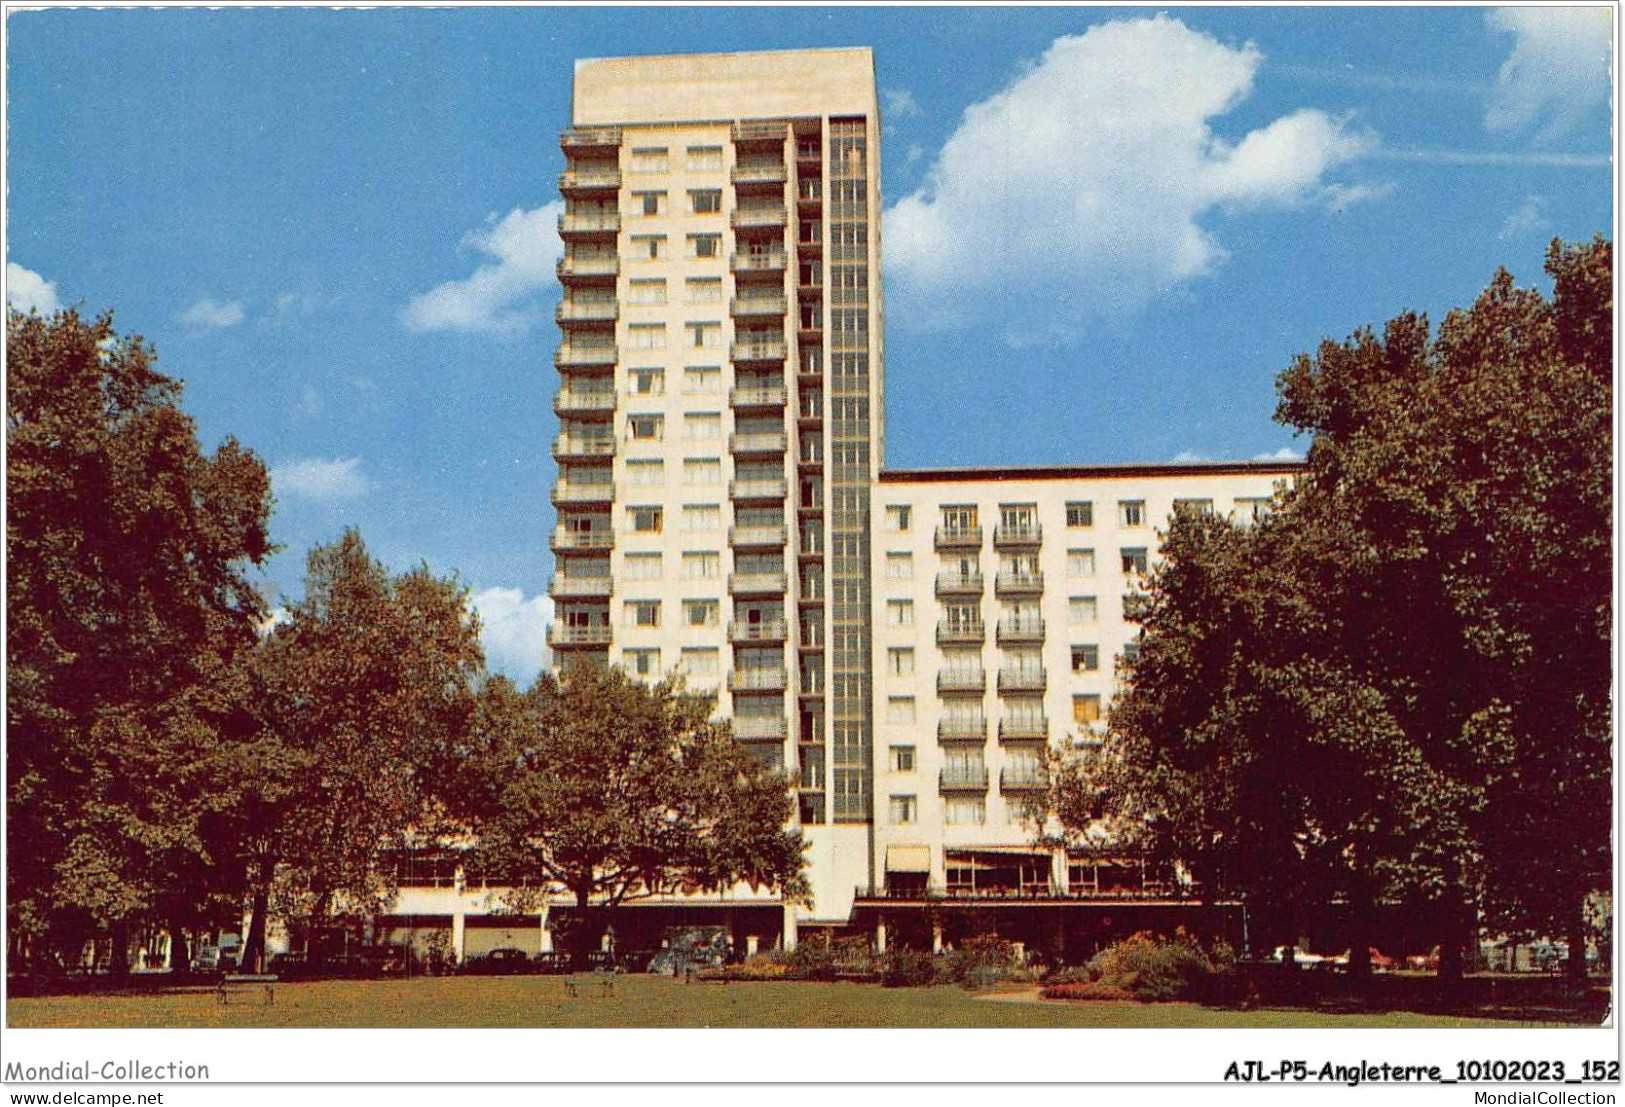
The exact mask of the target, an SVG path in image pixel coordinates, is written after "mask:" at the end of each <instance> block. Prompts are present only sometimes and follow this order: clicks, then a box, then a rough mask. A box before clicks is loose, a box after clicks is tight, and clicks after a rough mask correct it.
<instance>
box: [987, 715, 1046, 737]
mask: <svg viewBox="0 0 1625 1107" xmlns="http://www.w3.org/2000/svg"><path fill="white" fill-rule="evenodd" d="M999 741H1001V742H1048V741H1049V719H1048V718H1047V717H1046V716H1043V715H1012V716H1010V717H1009V718H1006V719H1001V720H999Z"/></svg>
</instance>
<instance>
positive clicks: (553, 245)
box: [401, 200, 564, 334]
mask: <svg viewBox="0 0 1625 1107" xmlns="http://www.w3.org/2000/svg"><path fill="white" fill-rule="evenodd" d="M563 213H564V203H563V201H561V200H555V201H553V202H552V203H550V204H544V205H542V206H541V207H539V208H532V209H531V210H530V211H525V210H524V209H522V208H515V209H514V210H513V211H510V212H509V213H508V214H507V215H505V216H503V217H502V218H501V219H498V218H497V217H496V214H495V213H494V212H493V213H492V214H491V216H490V217H489V218H487V220H486V225H485V226H484V227H481V228H480V229H479V230H477V231H470V232H469V233H468V234H466V235H464V236H463V242H462V245H463V246H464V247H468V248H472V249H474V250H478V251H479V252H480V253H482V254H486V255H489V256H490V257H492V258H494V259H495V260H494V261H491V262H487V263H485V264H483V265H481V266H480V267H479V268H478V269H476V270H474V272H473V273H472V274H471V275H469V276H467V277H464V278H463V279H462V280H456V281H446V282H445V283H444V284H439V285H436V286H435V287H434V288H431V289H430V290H429V291H427V292H425V293H423V294H422V295H419V296H415V297H413V298H412V301H411V302H410V303H409V304H407V305H406V309H405V310H404V311H403V312H402V313H401V317H402V320H403V321H404V322H405V323H406V325H407V327H409V328H410V329H412V330H414V331H437V330H457V331H485V332H489V333H494V334H518V333H521V332H523V331H525V330H526V329H528V328H529V327H530V326H531V325H532V324H533V323H535V322H536V321H537V320H538V319H540V318H541V308H540V305H539V304H537V303H536V296H537V294H538V293H539V292H541V291H542V290H543V289H545V288H549V287H551V286H552V284H553V282H554V281H555V280H556V279H557V278H556V277H555V276H554V272H553V267H554V264H555V263H556V262H557V261H558V260H559V258H560V257H562V256H563V255H564V244H563V243H562V242H561V241H560V239H559V231H558V218H559V216H560V215H562V214H563Z"/></svg>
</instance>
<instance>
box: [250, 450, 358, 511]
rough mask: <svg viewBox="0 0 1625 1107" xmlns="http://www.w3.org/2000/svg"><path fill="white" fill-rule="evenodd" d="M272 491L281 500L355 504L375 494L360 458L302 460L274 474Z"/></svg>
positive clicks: (287, 464)
mask: <svg viewBox="0 0 1625 1107" xmlns="http://www.w3.org/2000/svg"><path fill="white" fill-rule="evenodd" d="M271 488H272V490H273V491H275V492H276V494H277V495H279V496H293V497H295V498H298V499H304V500H353V499H355V498H356V497H357V496H365V495H366V494H367V493H368V492H369V491H371V490H372V482H371V481H369V480H368V479H367V477H366V474H364V473H362V471H361V459H360V458H359V457H344V458H334V459H333V460H331V461H328V460H326V459H324V458H319V457H303V458H297V459H295V460H293V461H285V462H283V463H282V464H281V465H278V466H277V467H276V468H274V469H272V470H271Z"/></svg>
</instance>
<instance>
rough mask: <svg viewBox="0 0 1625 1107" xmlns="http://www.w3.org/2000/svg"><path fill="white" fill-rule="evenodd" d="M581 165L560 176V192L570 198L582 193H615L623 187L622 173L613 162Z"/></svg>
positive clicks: (567, 170) (606, 161)
mask: <svg viewBox="0 0 1625 1107" xmlns="http://www.w3.org/2000/svg"><path fill="white" fill-rule="evenodd" d="M604 160H605V164H604V165H594V166H590V167H589V166H586V165H579V166H576V167H575V168H573V169H566V170H565V171H564V172H562V173H560V174H559V191H560V192H562V193H564V194H565V195H566V196H569V195H571V194H573V193H580V192H614V191H616V190H617V189H619V188H620V187H621V171H620V168H619V167H618V166H616V165H615V163H613V162H609V161H608V160H607V159H604Z"/></svg>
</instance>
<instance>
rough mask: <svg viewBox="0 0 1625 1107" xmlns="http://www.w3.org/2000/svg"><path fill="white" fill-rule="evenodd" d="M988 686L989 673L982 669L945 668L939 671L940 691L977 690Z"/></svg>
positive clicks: (981, 690) (980, 691) (978, 691)
mask: <svg viewBox="0 0 1625 1107" xmlns="http://www.w3.org/2000/svg"><path fill="white" fill-rule="evenodd" d="M986 688H987V673H986V672H984V671H983V670H981V669H943V670H942V671H941V672H939V673H937V691H938V692H975V693H977V694H981V693H982V692H983V691H984V690H985V689H986Z"/></svg>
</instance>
